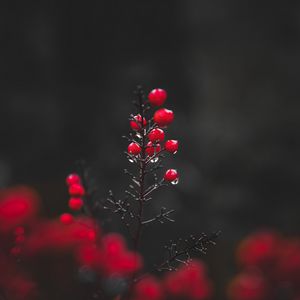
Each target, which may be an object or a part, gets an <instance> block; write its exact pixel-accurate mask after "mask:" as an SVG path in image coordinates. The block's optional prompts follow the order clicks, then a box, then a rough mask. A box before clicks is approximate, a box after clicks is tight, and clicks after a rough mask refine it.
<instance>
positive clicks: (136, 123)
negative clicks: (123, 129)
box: [130, 114, 147, 131]
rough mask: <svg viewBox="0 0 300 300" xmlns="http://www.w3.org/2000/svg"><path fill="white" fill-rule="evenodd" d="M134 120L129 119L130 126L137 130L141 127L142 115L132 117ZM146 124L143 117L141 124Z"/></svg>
mask: <svg viewBox="0 0 300 300" xmlns="http://www.w3.org/2000/svg"><path fill="white" fill-rule="evenodd" d="M133 118H134V120H130V127H131V129H132V130H135V131H139V130H141V129H142V116H141V115H140V114H138V115H136V116H134V117H133ZM146 125H147V121H146V119H145V118H143V126H144V127H145V126H146Z"/></svg>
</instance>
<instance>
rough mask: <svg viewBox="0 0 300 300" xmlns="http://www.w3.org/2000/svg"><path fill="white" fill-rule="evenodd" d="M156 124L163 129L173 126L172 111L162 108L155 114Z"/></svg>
mask: <svg viewBox="0 0 300 300" xmlns="http://www.w3.org/2000/svg"><path fill="white" fill-rule="evenodd" d="M153 119H154V122H155V123H156V124H157V125H158V126H161V127H165V126H167V125H169V124H171V123H172V122H173V120H174V113H173V111H172V110H169V109H166V108H161V109H159V110H157V111H156V112H155V113H154V117H153Z"/></svg>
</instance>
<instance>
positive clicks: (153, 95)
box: [148, 89, 167, 106]
mask: <svg viewBox="0 0 300 300" xmlns="http://www.w3.org/2000/svg"><path fill="white" fill-rule="evenodd" d="M148 99H149V102H150V103H151V104H152V105H154V106H161V105H163V104H164V102H165V101H166V99H167V92H166V91H165V90H163V89H154V90H152V91H151V92H150V93H149V95H148Z"/></svg>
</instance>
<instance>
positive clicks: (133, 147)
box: [128, 142, 142, 155]
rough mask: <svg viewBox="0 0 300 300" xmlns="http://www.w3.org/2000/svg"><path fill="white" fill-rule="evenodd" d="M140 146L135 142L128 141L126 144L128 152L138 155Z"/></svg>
mask: <svg viewBox="0 0 300 300" xmlns="http://www.w3.org/2000/svg"><path fill="white" fill-rule="evenodd" d="M141 150H142V149H141V146H140V145H139V144H137V143H134V142H133V143H130V144H129V145H128V153H130V154H132V155H138V154H140V153H141Z"/></svg>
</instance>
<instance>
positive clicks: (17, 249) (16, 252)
mask: <svg viewBox="0 0 300 300" xmlns="http://www.w3.org/2000/svg"><path fill="white" fill-rule="evenodd" d="M10 254H11V255H13V256H19V255H20V254H21V248H20V247H18V246H16V247H13V248H12V249H11V250H10Z"/></svg>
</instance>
